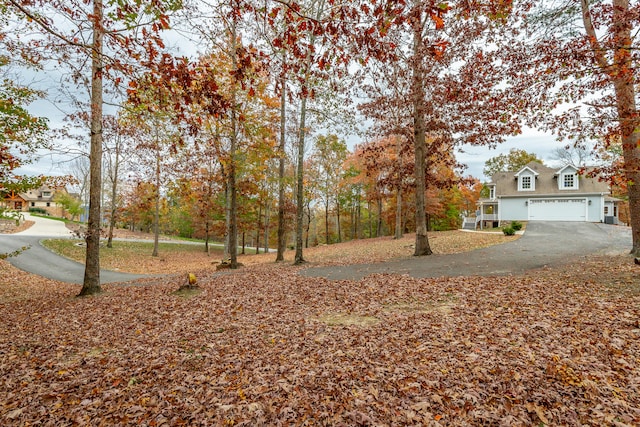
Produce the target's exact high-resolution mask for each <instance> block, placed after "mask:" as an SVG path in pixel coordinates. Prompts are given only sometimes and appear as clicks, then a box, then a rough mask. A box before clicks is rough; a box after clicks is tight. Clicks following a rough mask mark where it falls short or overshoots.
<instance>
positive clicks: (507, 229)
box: [502, 226, 516, 236]
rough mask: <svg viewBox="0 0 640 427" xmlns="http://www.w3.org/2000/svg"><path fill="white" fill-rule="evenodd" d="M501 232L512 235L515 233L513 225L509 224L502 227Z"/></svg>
mask: <svg viewBox="0 0 640 427" xmlns="http://www.w3.org/2000/svg"><path fill="white" fill-rule="evenodd" d="M502 232H503V233H504V235H505V236H513V235H514V234H516V230H514V229H513V227H511V226H509V227H503V228H502Z"/></svg>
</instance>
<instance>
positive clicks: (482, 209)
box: [463, 199, 500, 230]
mask: <svg viewBox="0 0 640 427" xmlns="http://www.w3.org/2000/svg"><path fill="white" fill-rule="evenodd" d="M477 206H478V209H477V210H476V215H475V217H466V218H464V223H463V228H465V229H469V230H484V229H485V228H494V227H499V226H500V216H499V214H498V201H497V200H495V199H493V200H491V199H484V200H482V199H481V200H479V201H478V205H477Z"/></svg>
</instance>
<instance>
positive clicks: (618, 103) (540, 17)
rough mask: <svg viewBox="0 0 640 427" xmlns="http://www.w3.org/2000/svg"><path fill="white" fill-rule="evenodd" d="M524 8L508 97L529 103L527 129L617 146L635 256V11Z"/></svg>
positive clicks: (639, 190) (638, 231) (638, 154)
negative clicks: (511, 93)
mask: <svg viewBox="0 0 640 427" xmlns="http://www.w3.org/2000/svg"><path fill="white" fill-rule="evenodd" d="M517 5H518V7H520V6H522V3H517ZM523 8H524V9H525V10H526V11H527V14H526V19H523V20H522V21H521V22H522V23H523V24H526V27H524V28H523V31H522V33H521V35H520V37H518V38H516V39H514V41H513V43H512V48H511V51H512V54H511V55H510V57H509V59H511V60H512V63H513V70H514V72H513V73H512V75H513V79H512V80H511V84H512V90H513V91H514V92H515V91H519V92H521V93H522V95H521V97H522V99H523V100H526V101H523V103H522V107H523V108H526V109H528V110H530V111H531V113H530V114H531V124H532V125H535V126H538V127H541V128H543V129H548V130H553V131H555V132H556V133H557V135H558V137H559V138H560V139H564V138H571V139H572V142H575V143H582V142H588V141H594V140H595V141H597V145H598V146H600V145H603V144H604V146H605V147H606V145H607V144H608V143H609V142H610V141H615V140H616V139H617V140H619V141H620V143H621V146H622V153H623V156H622V159H623V162H622V163H621V164H620V169H619V171H620V173H622V174H623V175H624V177H625V180H626V181H627V182H628V183H629V185H628V189H629V208H630V214H631V219H630V223H631V229H632V248H631V252H632V253H634V254H635V255H636V256H638V255H640V185H639V183H640V148H639V147H638V138H639V134H638V132H637V129H638V124H639V122H638V121H639V120H640V119H639V115H638V108H637V100H636V98H637V93H636V92H637V87H636V83H637V76H636V74H637V63H638V52H639V51H638V39H637V31H636V29H637V28H638V25H639V24H640V13H639V12H640V5H639V4H638V3H637V2H629V1H628V0H611V1H590V0H581V1H577V0H567V1H544V2H526V1H525V2H524V5H523ZM518 57H519V59H517V60H516V58H518ZM522 59H525V61H522ZM523 64H526V65H527V66H526V67H523ZM598 146H596V151H597V149H598Z"/></svg>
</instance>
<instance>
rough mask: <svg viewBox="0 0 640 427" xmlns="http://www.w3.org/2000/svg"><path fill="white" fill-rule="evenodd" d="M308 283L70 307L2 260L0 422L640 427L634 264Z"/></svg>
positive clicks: (271, 282)
mask: <svg viewBox="0 0 640 427" xmlns="http://www.w3.org/2000/svg"><path fill="white" fill-rule="evenodd" d="M297 271H298V269H296V268H294V267H292V266H289V265H273V264H268V265H255V266H249V267H245V268H244V269H242V270H241V271H238V272H232V273H229V272H225V273H224V274H221V273H216V272H214V271H200V272H197V275H198V283H199V285H200V287H201V291H200V292H199V293H195V294H192V295H189V296H178V295H175V290H176V289H178V287H179V286H180V285H182V284H184V281H185V277H184V274H180V275H176V276H170V277H166V278H163V279H162V280H158V279H153V280H155V281H153V280H151V279H149V280H147V281H138V282H137V285H136V286H116V285H109V286H104V289H105V292H104V293H103V294H101V295H99V296H96V297H90V298H75V297H74V295H76V294H77V293H78V291H79V287H78V286H75V285H66V284H61V283H57V282H52V281H48V280H43V279H40V278H37V277H35V276H31V275H29V274H26V273H22V272H19V271H18V270H16V269H14V268H13V267H11V266H10V265H9V264H8V263H6V262H4V261H2V262H0V277H1V278H0V312H1V313H2V316H1V317H0V325H1V326H2V327H1V329H0V424H2V425H7V426H18V425H21V426H22V425H36V424H37V425H105V426H107V425H108V426H110V425H147V426H162V425H167V426H168V425H172V426H175V425H227V426H230V425H236V426H237V425H250V426H260V425H265V426H266V425H269V426H270V425H330V426H335V425H345V426H346V425H348V426H352V425H376V426H378V425H379V426H383V425H453V426H457V425H532V426H539V425H547V424H548V425H594V426H595V425H598V426H601V425H638V424H640V373H639V370H638V366H640V345H639V344H638V342H639V341H640V324H639V323H638V321H639V319H640V290H639V289H638V288H637V282H634V283H627V282H625V281H626V280H627V278H632V277H634V275H636V271H637V270H636V269H635V266H634V265H633V263H632V262H631V260H630V258H628V257H600V258H583V259H580V260H578V261H576V262H575V263H573V264H571V265H569V266H563V267H562V268H560V269H557V270H556V269H545V270H541V271H537V272H532V273H530V274H528V275H527V276H507V277H486V278H479V277H466V278H464V277H462V278H441V279H413V278H410V277H408V276H400V275H388V274H385V275H375V276H369V277H366V278H364V279H363V280H360V281H328V280H324V279H319V278H308V277H302V276H300V275H298V274H297ZM616 277H622V278H623V282H624V283H622V282H620V283H618V282H617V281H616V280H617V279H615V278H616Z"/></svg>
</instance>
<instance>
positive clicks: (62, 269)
mask: <svg viewBox="0 0 640 427" xmlns="http://www.w3.org/2000/svg"><path fill="white" fill-rule="evenodd" d="M25 217H26V219H27V220H31V221H34V222H35V224H34V225H33V226H31V227H30V228H28V229H27V230H25V231H22V232H20V233H15V234H0V253H10V252H13V251H15V250H18V249H20V248H22V247H24V246H31V248H30V249H28V250H26V251H24V252H22V253H21V254H20V255H18V256H15V257H10V258H8V259H7V260H8V261H9V262H10V263H11V264H13V265H14V266H16V267H17V268H19V269H21V270H24V271H28V272H30V273H33V274H37V275H39V276H42V277H46V278H48V279H53V280H59V281H61V282H67V283H82V281H83V279H84V265H83V264H80V263H78V262H75V261H71V260H69V259H67V258H64V257H61V256H59V255H56V254H54V253H53V252H51V251H50V250H48V249H46V248H45V247H44V246H42V244H41V243H40V242H41V241H42V240H44V239H50V238H57V239H60V238H65V237H69V238H71V237H74V236H73V233H72V232H71V231H69V229H67V227H65V225H64V223H63V222H61V221H55V220H52V219H48V218H41V217H35V216H30V215H29V214H25ZM140 277H144V276H142V275H139V274H129V273H118V272H116V271H109V270H101V272H100V282H101V283H102V284H104V283H115V282H127V281H131V280H135V279H139V278H140Z"/></svg>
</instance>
